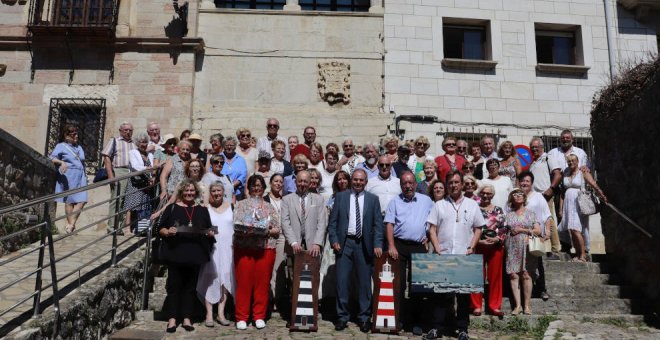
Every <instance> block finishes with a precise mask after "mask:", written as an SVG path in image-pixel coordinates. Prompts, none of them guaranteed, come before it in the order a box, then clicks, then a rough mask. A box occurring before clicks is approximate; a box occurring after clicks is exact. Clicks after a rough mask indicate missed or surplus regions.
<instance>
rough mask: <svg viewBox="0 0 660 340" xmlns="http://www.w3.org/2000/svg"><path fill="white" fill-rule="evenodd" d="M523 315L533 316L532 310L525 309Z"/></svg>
mask: <svg viewBox="0 0 660 340" xmlns="http://www.w3.org/2000/svg"><path fill="white" fill-rule="evenodd" d="M523 314H525V315H532V309H531V308H525V309H523Z"/></svg>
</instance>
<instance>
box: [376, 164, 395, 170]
mask: <svg viewBox="0 0 660 340" xmlns="http://www.w3.org/2000/svg"><path fill="white" fill-rule="evenodd" d="M378 166H379V167H381V168H384V169H387V168H389V167H391V166H392V164H386V163H383V164H378Z"/></svg>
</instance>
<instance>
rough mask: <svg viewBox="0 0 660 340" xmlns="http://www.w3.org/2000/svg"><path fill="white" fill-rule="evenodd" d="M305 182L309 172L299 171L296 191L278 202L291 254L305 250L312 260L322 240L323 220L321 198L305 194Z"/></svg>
mask: <svg viewBox="0 0 660 340" xmlns="http://www.w3.org/2000/svg"><path fill="white" fill-rule="evenodd" d="M309 183H310V174H309V172H308V171H307V170H302V171H299V172H298V174H297V176H296V192H292V193H290V194H288V195H286V196H284V198H283V199H282V212H281V213H282V230H283V231H284V237H285V238H286V242H287V243H288V244H289V245H290V246H291V249H292V250H293V253H294V254H298V253H300V252H302V251H307V252H309V254H310V255H312V256H314V257H316V256H319V254H320V253H321V247H323V243H324V241H325V229H326V226H327V217H326V213H325V202H324V200H323V197H321V195H319V194H315V193H310V192H307V190H308V189H309Z"/></svg>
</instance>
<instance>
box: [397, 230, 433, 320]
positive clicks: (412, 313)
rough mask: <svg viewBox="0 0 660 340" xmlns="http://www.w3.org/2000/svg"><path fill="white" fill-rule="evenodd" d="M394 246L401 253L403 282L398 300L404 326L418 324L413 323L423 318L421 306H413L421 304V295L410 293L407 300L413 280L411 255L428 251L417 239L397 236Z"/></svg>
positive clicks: (400, 280) (401, 280) (400, 276)
mask: <svg viewBox="0 0 660 340" xmlns="http://www.w3.org/2000/svg"><path fill="white" fill-rule="evenodd" d="M394 246H395V247H396V251H397V252H398V253H399V273H398V274H399V282H400V284H401V286H400V288H401V289H399V293H398V297H397V298H398V301H399V306H400V308H401V309H400V311H401V312H400V313H399V315H400V316H401V321H402V322H403V326H404V327H408V326H417V325H418V324H415V325H412V324H411V323H412V322H413V321H414V320H417V321H418V322H419V320H421V315H420V312H421V311H422V309H421V308H416V309H411V306H415V305H417V306H421V304H419V302H421V301H422V298H421V297H420V296H413V294H408V296H409V299H408V300H406V299H405V297H406V288H407V287H409V285H408V283H409V282H410V280H411V276H410V273H411V271H410V268H411V261H410V260H411V257H412V254H415V253H426V247H425V246H424V245H423V244H421V243H419V242H415V241H407V240H402V239H398V238H395V239H394Z"/></svg>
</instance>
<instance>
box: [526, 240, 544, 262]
mask: <svg viewBox="0 0 660 340" xmlns="http://www.w3.org/2000/svg"><path fill="white" fill-rule="evenodd" d="M529 254H530V255H532V256H536V257H539V256H543V255H544V254H545V242H543V239H542V238H540V237H536V236H530V237H529Z"/></svg>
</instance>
